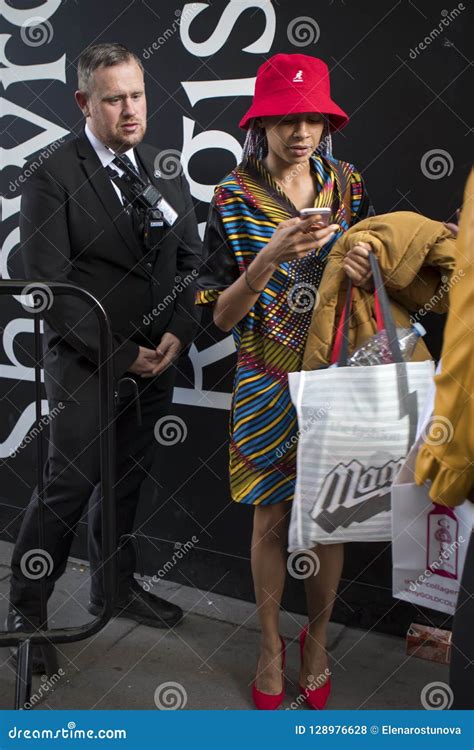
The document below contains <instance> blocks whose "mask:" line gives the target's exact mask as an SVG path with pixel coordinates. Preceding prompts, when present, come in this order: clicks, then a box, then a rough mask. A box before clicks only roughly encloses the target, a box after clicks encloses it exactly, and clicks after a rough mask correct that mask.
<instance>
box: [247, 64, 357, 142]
mask: <svg viewBox="0 0 474 750" xmlns="http://www.w3.org/2000/svg"><path fill="white" fill-rule="evenodd" d="M302 112H321V114H323V115H327V117H328V120H329V125H330V128H331V130H340V129H341V128H343V127H344V125H347V123H348V122H349V116H348V115H346V113H345V112H344V111H343V110H342V109H341V108H340V107H338V106H337V104H336V103H335V102H333V100H332V99H331V94H330V85H329V70H328V66H327V65H326V63H325V62H323V61H322V60H319V59H318V58H317V57H310V56H309V55H283V54H278V55H274V56H273V57H271V58H270V59H269V60H267V61H266V62H264V63H263V65H261V66H260V67H259V69H258V71H257V79H256V81H255V93H254V96H253V101H252V106H251V107H250V109H249V110H248V112H247V113H246V114H245V115H244V116H243V118H242V119H241V121H240V127H241V128H248V127H249V125H250V120H252V119H253V118H254V117H269V116H278V115H282V116H284V115H289V114H299V113H302Z"/></svg>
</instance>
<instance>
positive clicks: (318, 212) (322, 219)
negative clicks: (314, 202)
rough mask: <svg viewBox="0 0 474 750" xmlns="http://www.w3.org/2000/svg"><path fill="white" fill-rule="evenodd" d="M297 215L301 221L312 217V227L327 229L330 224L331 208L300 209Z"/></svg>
mask: <svg viewBox="0 0 474 750" xmlns="http://www.w3.org/2000/svg"><path fill="white" fill-rule="evenodd" d="M299 213H300V218H301V219H307V218H308V217H309V216H314V219H315V220H314V227H315V228H317V229H321V227H327V226H328V225H329V224H330V222H331V215H332V208H302V209H301V210H300V212H299ZM312 226H313V225H312Z"/></svg>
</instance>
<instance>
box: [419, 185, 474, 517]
mask: <svg viewBox="0 0 474 750" xmlns="http://www.w3.org/2000/svg"><path fill="white" fill-rule="evenodd" d="M435 382H436V397H435V406H434V416H433V420H432V423H431V429H430V432H429V433H428V436H427V440H426V442H425V444H424V445H423V446H422V447H421V449H420V451H419V453H418V457H417V461H416V469H415V476H416V481H417V482H418V484H421V483H422V482H424V481H426V480H428V479H430V480H431V482H432V484H431V488H430V496H431V498H432V499H433V500H434V501H435V502H436V503H441V504H444V505H449V506H455V505H459V504H460V503H462V502H463V501H464V500H465V498H466V497H470V499H471V500H472V499H473V489H474V400H473V393H472V390H473V383H474V172H471V175H470V177H469V179H468V181H467V185H466V189H465V193H464V203H463V210H462V214H461V221H460V225H459V235H458V238H457V252H456V268H455V273H454V276H453V282H452V284H451V290H450V306H449V314H448V320H447V324H446V328H445V332H444V341H443V351H442V354H441V373H440V374H439V375H437V376H436V378H435Z"/></svg>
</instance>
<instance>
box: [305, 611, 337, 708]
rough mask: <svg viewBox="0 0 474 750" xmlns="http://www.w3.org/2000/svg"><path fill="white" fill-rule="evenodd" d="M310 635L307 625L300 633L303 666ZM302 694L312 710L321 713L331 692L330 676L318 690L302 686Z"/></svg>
mask: <svg viewBox="0 0 474 750" xmlns="http://www.w3.org/2000/svg"><path fill="white" fill-rule="evenodd" d="M307 635H308V626H307V625H305V627H304V628H303V630H302V631H301V633H300V656H301V664H303V653H304V644H305V641H306V636H307ZM300 692H301V694H302V695H304V697H305V699H306V703H307V704H308V706H310V708H314V709H315V710H316V711H321V710H322V709H323V708H324V707H325V705H326V703H327V702H328V698H329V694H330V692H331V678H330V677H329V676H328V678H327V680H326V682H325V683H324V685H321V687H318V688H312V689H310V688H303V687H301V685H300Z"/></svg>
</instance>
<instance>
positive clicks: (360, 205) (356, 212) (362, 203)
mask: <svg viewBox="0 0 474 750" xmlns="http://www.w3.org/2000/svg"><path fill="white" fill-rule="evenodd" d="M350 189H351V227H352V226H354V224H357V223H358V222H359V221H362V219H367V218H368V217H369V216H375V209H374V207H373V205H372V201H371V200H370V197H369V194H368V193H367V190H366V187H365V183H364V180H363V178H362V175H361V173H360V172H358V171H357V170H356V169H353V171H352V172H351V177H350Z"/></svg>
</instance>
